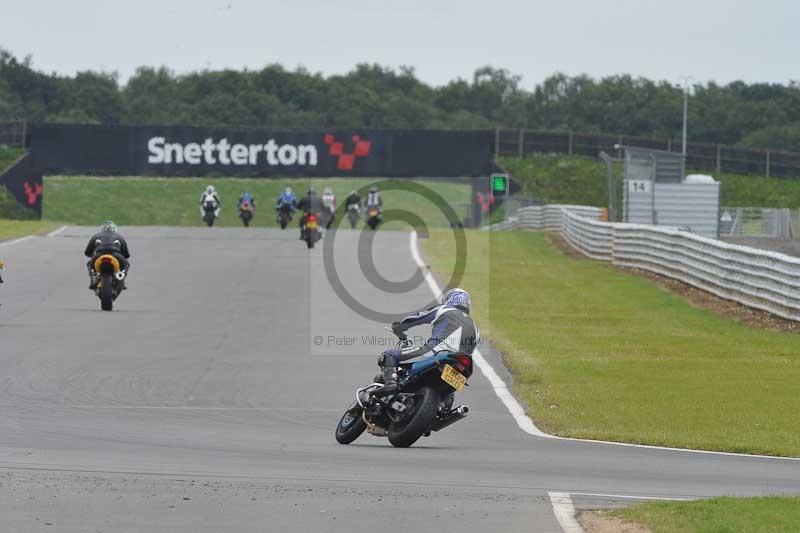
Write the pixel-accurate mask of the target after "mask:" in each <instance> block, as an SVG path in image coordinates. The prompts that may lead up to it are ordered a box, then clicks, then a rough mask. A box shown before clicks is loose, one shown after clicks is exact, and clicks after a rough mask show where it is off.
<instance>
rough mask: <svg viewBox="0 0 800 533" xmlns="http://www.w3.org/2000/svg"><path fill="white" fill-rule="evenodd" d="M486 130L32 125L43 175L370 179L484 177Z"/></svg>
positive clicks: (489, 143) (489, 160)
mask: <svg viewBox="0 0 800 533" xmlns="http://www.w3.org/2000/svg"><path fill="white" fill-rule="evenodd" d="M493 142H494V134H493V132H490V131H430V130H357V129H351V130H342V129H336V130H333V129H332V130H322V129H320V130H277V129H236V128H195V127H181V126H77V125H63V124H36V125H34V126H33V132H32V137H31V143H32V144H31V153H32V156H33V165H34V166H35V168H37V169H39V170H42V171H44V172H45V173H63V174H75V173H92V174H98V173H105V174H114V175H120V174H131V175H133V174H136V175H141V174H145V175H159V176H206V175H225V176H252V177H273V176H274V177H278V176H297V177H330V176H354V177H373V178H384V177H386V178H402V177H432V178H462V177H478V176H488V175H489V174H490V173H491V172H492V170H493V169H494V168H495V167H494V165H493V151H492V150H493V148H492V147H493Z"/></svg>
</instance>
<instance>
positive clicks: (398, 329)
mask: <svg viewBox="0 0 800 533" xmlns="http://www.w3.org/2000/svg"><path fill="white" fill-rule="evenodd" d="M392 333H394V334H395V335H397V336H398V337H400V338H403V337H405V336H406V333H405V331H403V328H402V325H401V324H400V322H392Z"/></svg>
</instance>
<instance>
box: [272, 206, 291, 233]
mask: <svg viewBox="0 0 800 533" xmlns="http://www.w3.org/2000/svg"><path fill="white" fill-rule="evenodd" d="M275 209H277V210H278V217H277V221H278V225H280V227H281V229H286V226H288V225H289V222H291V221H292V207H291V206H290V205H289V204H284V205H282V206H280V207H276V208H275Z"/></svg>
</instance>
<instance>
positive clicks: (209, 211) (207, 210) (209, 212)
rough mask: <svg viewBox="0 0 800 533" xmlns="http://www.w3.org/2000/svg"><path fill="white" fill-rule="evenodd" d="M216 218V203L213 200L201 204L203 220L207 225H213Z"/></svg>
mask: <svg viewBox="0 0 800 533" xmlns="http://www.w3.org/2000/svg"><path fill="white" fill-rule="evenodd" d="M216 220H217V204H215V203H214V202H206V203H205V204H203V222H205V223H206V224H208V227H209V228H210V227H211V226H213V225H214V221H216Z"/></svg>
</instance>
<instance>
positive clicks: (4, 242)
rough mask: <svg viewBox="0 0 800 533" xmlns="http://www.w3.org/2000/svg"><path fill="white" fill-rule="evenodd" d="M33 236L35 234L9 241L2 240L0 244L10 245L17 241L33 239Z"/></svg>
mask: <svg viewBox="0 0 800 533" xmlns="http://www.w3.org/2000/svg"><path fill="white" fill-rule="evenodd" d="M34 237H35V235H26V236H25V237H20V238H18V239H11V240H10V241H3V242H0V246H12V245H14V244H18V243H21V242H24V241H28V240H30V239H33V238H34Z"/></svg>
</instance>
